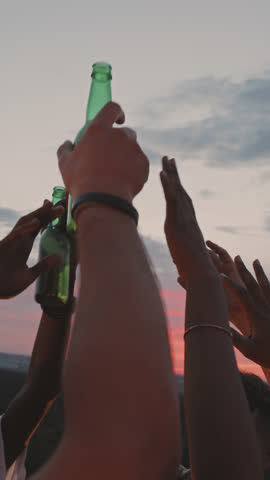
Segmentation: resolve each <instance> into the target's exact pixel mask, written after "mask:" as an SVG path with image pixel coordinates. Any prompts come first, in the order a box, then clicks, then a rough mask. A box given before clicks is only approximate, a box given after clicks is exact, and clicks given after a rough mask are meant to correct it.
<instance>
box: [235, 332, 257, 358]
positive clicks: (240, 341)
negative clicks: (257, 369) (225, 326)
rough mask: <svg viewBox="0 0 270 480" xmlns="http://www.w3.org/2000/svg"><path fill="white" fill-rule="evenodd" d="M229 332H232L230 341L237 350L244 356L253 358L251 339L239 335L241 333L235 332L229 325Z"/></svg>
mask: <svg viewBox="0 0 270 480" xmlns="http://www.w3.org/2000/svg"><path fill="white" fill-rule="evenodd" d="M231 333H232V341H233V345H234V347H235V348H237V350H239V351H240V352H241V353H242V354H243V355H244V356H245V357H247V358H249V359H250V360H252V359H253V358H252V357H253V351H252V350H253V348H252V347H253V345H252V341H251V340H250V339H249V338H247V337H244V336H243V335H241V333H239V332H237V331H236V330H235V329H234V328H232V327H231Z"/></svg>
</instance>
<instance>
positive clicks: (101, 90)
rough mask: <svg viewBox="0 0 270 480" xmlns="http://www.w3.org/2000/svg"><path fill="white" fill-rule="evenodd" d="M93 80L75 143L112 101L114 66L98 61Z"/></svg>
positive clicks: (72, 227)
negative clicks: (82, 122)
mask: <svg viewBox="0 0 270 480" xmlns="http://www.w3.org/2000/svg"><path fill="white" fill-rule="evenodd" d="M91 77H92V82H91V88H90V93H89V98H88V104H87V109H86V119H85V124H84V126H83V127H82V128H81V129H80V130H79V132H78V134H77V136H76V138H75V142H74V143H75V144H76V143H77V142H78V141H79V140H80V138H81V136H82V135H83V133H84V131H85V130H86V128H87V126H88V125H89V123H90V122H91V120H93V118H95V116H96V114H97V113H98V112H99V111H100V110H101V109H102V107H104V105H105V104H106V103H108V102H110V101H111V99H112V92H111V79H112V67H111V66H110V65H109V64H108V63H105V62H96V63H94V65H93V70H92V75H91ZM71 209H72V198H71V196H69V199H68V215H67V231H68V232H69V233H73V232H74V231H75V230H76V224H75V222H74V219H73V218H72V215H71Z"/></svg>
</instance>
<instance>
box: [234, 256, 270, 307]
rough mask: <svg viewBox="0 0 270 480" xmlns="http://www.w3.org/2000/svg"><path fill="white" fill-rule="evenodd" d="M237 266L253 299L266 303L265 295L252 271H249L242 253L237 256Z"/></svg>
mask: <svg viewBox="0 0 270 480" xmlns="http://www.w3.org/2000/svg"><path fill="white" fill-rule="evenodd" d="M234 262H235V265H236V268H237V270H238V273H239V275H240V277H241V278H242V280H243V282H244V284H245V285H246V287H247V289H248V291H249V294H250V295H251V297H252V299H253V300H254V302H255V303H259V304H262V305H266V303H267V302H266V300H265V297H264V295H263V293H262V291H261V288H260V286H259V285H258V283H257V282H256V280H255V278H254V277H253V275H251V273H250V272H249V271H248V269H247V267H246V266H245V264H244V262H243V260H242V259H241V257H240V255H238V256H237V257H235V259H234Z"/></svg>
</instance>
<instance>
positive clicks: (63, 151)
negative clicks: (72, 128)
mask: <svg viewBox="0 0 270 480" xmlns="http://www.w3.org/2000/svg"><path fill="white" fill-rule="evenodd" d="M73 148H74V145H73V143H71V142H70V141H69V140H66V141H65V142H64V143H63V144H62V145H61V146H60V147H59V148H58V150H57V157H58V164H59V168H60V171H62V168H63V166H64V164H65V162H66V161H67V160H68V159H69V157H70V156H71V154H72V150H73Z"/></svg>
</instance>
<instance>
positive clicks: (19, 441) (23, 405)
mask: <svg viewBox="0 0 270 480" xmlns="http://www.w3.org/2000/svg"><path fill="white" fill-rule="evenodd" d="M52 404H53V400H52V401H48V400H47V399H45V398H44V396H43V395H41V394H40V391H39V389H35V388H34V387H32V386H30V385H29V384H26V385H24V387H23V388H22V389H21V390H20V392H19V393H18V394H17V395H16V397H15V398H14V399H13V400H12V402H11V403H10V404H9V406H8V408H7V409H6V411H5V413H4V415H3V417H2V421H1V429H2V435H3V441H4V451H5V460H6V467H7V469H8V468H9V467H10V466H11V465H12V463H13V462H14V461H15V460H16V458H17V457H18V456H19V455H20V453H21V452H22V451H23V450H24V448H25V447H26V446H27V444H28V443H29V441H30V439H31V437H32V435H33V434H34V432H35V430H36V429H37V428H38V426H39V424H40V422H41V421H42V419H43V417H44V416H45V414H46V412H47V411H48V409H49V408H50V406H51V405H52Z"/></svg>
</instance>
